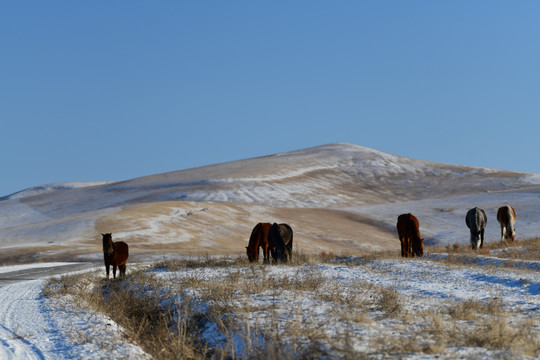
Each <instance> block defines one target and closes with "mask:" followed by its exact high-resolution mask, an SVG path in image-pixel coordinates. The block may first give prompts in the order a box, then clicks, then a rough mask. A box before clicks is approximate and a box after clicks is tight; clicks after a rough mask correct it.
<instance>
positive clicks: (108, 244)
mask: <svg viewBox="0 0 540 360" xmlns="http://www.w3.org/2000/svg"><path fill="white" fill-rule="evenodd" d="M101 235H102V236H103V253H104V254H105V255H112V254H113V252H114V248H113V241H112V234H110V233H109V234H101Z"/></svg>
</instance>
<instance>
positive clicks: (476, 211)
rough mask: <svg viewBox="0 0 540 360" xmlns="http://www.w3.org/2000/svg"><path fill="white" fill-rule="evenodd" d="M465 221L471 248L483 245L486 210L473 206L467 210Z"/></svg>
mask: <svg viewBox="0 0 540 360" xmlns="http://www.w3.org/2000/svg"><path fill="white" fill-rule="evenodd" d="M465 223H466V224H467V227H468V228H469V230H470V231H471V246H472V249H473V250H477V249H482V248H483V247H484V229H485V227H486V224H487V216H486V212H485V211H484V210H482V209H480V208H478V207H475V208H473V209H471V210H469V211H468V212H467V215H466V216H465Z"/></svg>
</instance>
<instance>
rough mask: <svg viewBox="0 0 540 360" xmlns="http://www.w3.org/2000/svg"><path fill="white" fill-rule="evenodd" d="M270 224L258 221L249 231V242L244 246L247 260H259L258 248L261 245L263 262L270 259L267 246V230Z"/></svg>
mask: <svg viewBox="0 0 540 360" xmlns="http://www.w3.org/2000/svg"><path fill="white" fill-rule="evenodd" d="M271 226H272V224H270V223H258V224H257V225H255V227H254V228H253V230H252V231H251V236H250V237H249V243H248V246H247V247H246V253H247V256H248V259H249V262H255V261H259V248H260V247H262V249H263V255H264V262H265V263H267V262H268V261H269V260H270V251H269V248H268V230H270V227H271Z"/></svg>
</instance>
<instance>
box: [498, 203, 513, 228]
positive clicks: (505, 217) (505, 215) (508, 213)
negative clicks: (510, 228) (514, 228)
mask: <svg viewBox="0 0 540 360" xmlns="http://www.w3.org/2000/svg"><path fill="white" fill-rule="evenodd" d="M497 221H498V222H500V223H501V224H508V223H510V224H514V223H515V222H516V211H515V210H514V208H513V207H511V206H508V205H505V206H502V207H500V208H499V210H498V211H497Z"/></svg>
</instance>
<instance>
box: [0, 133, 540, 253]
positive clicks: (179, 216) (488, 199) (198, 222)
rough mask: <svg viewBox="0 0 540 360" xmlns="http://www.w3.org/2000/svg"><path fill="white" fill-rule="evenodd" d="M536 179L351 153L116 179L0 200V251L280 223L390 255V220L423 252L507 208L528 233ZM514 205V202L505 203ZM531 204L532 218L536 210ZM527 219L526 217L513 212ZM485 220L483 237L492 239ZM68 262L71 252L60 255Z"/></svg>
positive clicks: (177, 238) (145, 241) (302, 233)
mask: <svg viewBox="0 0 540 360" xmlns="http://www.w3.org/2000/svg"><path fill="white" fill-rule="evenodd" d="M539 183H540V175H534V174H523V173H515V172H509V171H504V170H494V169H487V168H478V167H468V166H458V165H448V164H440V163H433V162H426V161H421V160H413V159H408V158H404V157H400V156H396V155H391V154H387V153H383V152H380V151H376V150H373V149H369V148H365V147H362V146H357V145H351V144H329V145H323V146H319V147H315V148H310V149H304V150H298V151H293V152H289V153H283V154H276V155H271V156H265V157H260V158H252V159H246V160H240V161H234V162H229V163H223V164H217V165H210V166H204V167H200V168H194V169H187V170H180V171H174V172H169V173H164V174H156V175H150V176H145V177H141V178H136V179H132V180H127V181H121V182H112V183H111V182H106V183H88V184H84V183H82V184H81V183H73V184H70V183H63V184H57V185H55V184H53V185H48V186H40V187H37V188H34V189H28V190H23V191H21V192H18V193H17V194H13V195H10V196H5V197H3V198H2V199H3V200H1V201H0V247H2V248H4V249H8V248H9V249H11V251H14V249H20V248H23V247H39V249H36V251H38V250H39V253H40V254H41V255H43V254H46V252H47V251H49V252H50V253H55V252H59V251H60V252H65V251H66V249H65V248H66V247H72V246H73V245H74V244H76V246H77V250H76V251H75V252H76V253H81V254H92V253H97V255H96V256H99V252H100V242H99V239H100V236H99V233H100V232H112V233H113V236H114V238H115V239H123V240H126V241H128V242H129V243H130V246H131V249H132V250H133V252H134V253H135V254H136V253H138V252H140V253H148V252H155V253H157V254H159V253H162V252H173V253H182V254H197V253H234V252H242V251H243V250H242V249H243V248H244V246H245V244H246V242H247V239H248V237H249V233H250V231H251V228H252V227H253V226H254V225H255V224H256V223H257V222H259V221H270V222H272V221H279V222H287V223H290V224H291V225H292V226H293V228H294V230H295V244H297V245H298V247H299V248H302V249H305V250H316V251H320V250H326V251H333V252H338V253H339V252H343V251H346V252H358V251H362V250H364V249H375V250H389V249H397V248H398V245H399V241H398V240H397V238H396V236H395V234H394V226H395V219H396V217H397V215H399V214H400V213H402V212H407V211H412V212H414V213H415V214H417V215H418V217H419V219H420V223H421V230H422V232H423V235H424V236H425V237H426V239H427V242H428V243H440V242H443V243H444V242H462V243H466V242H467V241H468V236H467V229H466V228H465V226H464V220H463V219H464V216H465V213H466V211H467V209H468V208H471V207H473V206H481V207H482V206H485V207H486V211H488V212H489V211H492V210H493V209H496V208H497V207H498V206H499V205H502V204H504V203H512V204H513V205H515V207H516V211H517V212H518V221H519V225H518V237H519V236H524V235H525V234H530V236H532V235H537V233H538V226H537V225H536V224H535V222H534V221H535V219H536V218H538V216H537V215H539V214H540V206H537V205H536V204H535V203H538V202H535V201H530V200H531V199H532V198H538V197H539V194H540V185H538V184H539ZM516 204H517V205H516ZM537 207H538V209H537ZM523 210H526V211H523ZM495 225H496V221H495V220H494V218H493V217H491V218H490V214H488V233H487V238H488V240H491V239H493V240H494V239H496V237H497V229H496V227H494V226H495ZM70 256H71V255H70Z"/></svg>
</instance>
